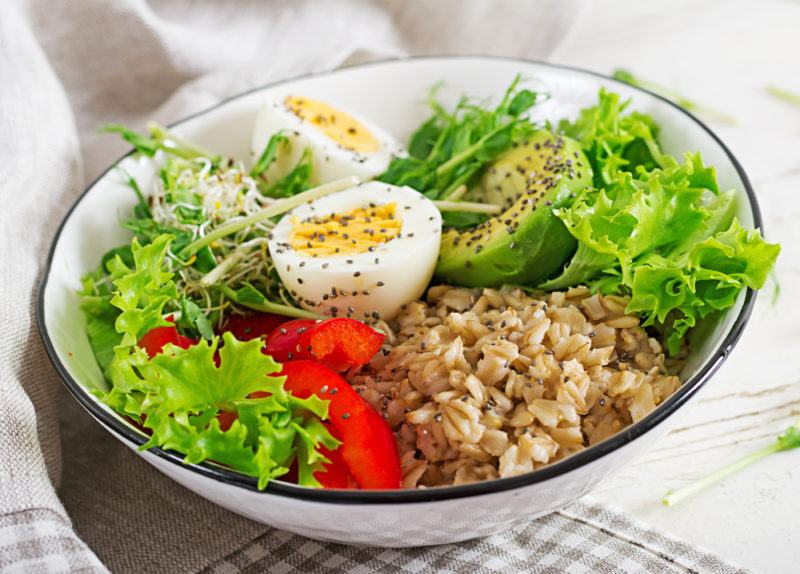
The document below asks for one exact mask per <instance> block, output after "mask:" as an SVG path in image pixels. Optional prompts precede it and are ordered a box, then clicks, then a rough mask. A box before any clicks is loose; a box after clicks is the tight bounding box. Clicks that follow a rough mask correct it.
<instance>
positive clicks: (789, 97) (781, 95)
mask: <svg viewBox="0 0 800 574" xmlns="http://www.w3.org/2000/svg"><path fill="white" fill-rule="evenodd" d="M767 93H768V94H770V95H771V96H774V97H776V98H778V99H779V100H783V101H784V102H787V103H790V104H793V105H795V106H800V94H798V93H796V92H790V91H789V90H784V89H783V88H779V87H777V86H767Z"/></svg>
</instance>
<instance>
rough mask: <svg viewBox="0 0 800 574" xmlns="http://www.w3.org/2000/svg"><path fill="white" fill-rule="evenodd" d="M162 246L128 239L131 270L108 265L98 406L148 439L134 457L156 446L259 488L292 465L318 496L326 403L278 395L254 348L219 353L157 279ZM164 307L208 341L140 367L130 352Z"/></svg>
mask: <svg viewBox="0 0 800 574" xmlns="http://www.w3.org/2000/svg"><path fill="white" fill-rule="evenodd" d="M171 240H172V238H171V237H170V236H167V235H163V236H159V237H157V238H155V239H154V240H153V242H152V243H150V244H148V245H144V246H143V245H140V244H139V242H138V241H137V240H136V239H135V238H134V240H133V243H132V245H131V252H132V254H133V258H134V262H135V264H134V267H133V268H128V267H127V266H126V265H125V264H124V262H123V261H122V259H121V258H119V257H118V258H116V259H114V260H112V261H111V262H110V263H109V270H110V272H111V275H112V277H114V279H113V281H112V284H113V288H114V291H113V295H112V296H111V298H110V301H109V302H110V305H111V306H112V307H114V308H116V309H117V315H116V319H115V321H114V327H115V331H116V333H117V334H118V337H119V340H118V343H117V344H116V346H115V347H114V348H113V353H112V357H111V358H110V361H108V363H107V368H106V373H107V377H108V378H109V379H110V380H111V382H112V384H113V387H112V389H111V391H109V392H108V393H99V394H100V396H101V398H102V399H103V400H104V401H105V402H106V403H108V404H109V405H110V406H112V408H114V409H115V410H116V411H117V412H119V413H122V414H124V415H127V416H128V417H130V418H132V419H133V420H135V421H138V422H139V423H140V424H141V425H142V426H144V427H145V428H146V429H149V430H150V431H151V435H150V439H149V440H148V441H147V443H145V444H144V445H143V446H142V448H143V449H147V448H151V447H155V446H159V447H162V448H166V449H171V450H175V451H178V452H180V453H182V454H184V456H185V460H186V462H187V463H199V462H202V461H204V460H211V461H214V462H217V463H220V464H224V465H227V466H229V467H231V468H233V469H235V470H237V471H239V472H242V473H244V474H248V475H250V476H254V477H257V478H258V483H259V488H264V486H266V484H267V483H268V481H269V480H271V479H273V478H275V477H278V476H281V475H283V474H285V473H286V472H288V470H289V466H290V464H291V462H292V460H294V459H295V457H298V467H299V469H300V470H301V472H300V484H303V485H306V486H319V484H318V482H317V481H316V479H315V478H314V476H313V474H314V472H316V471H318V470H322V469H323V467H322V463H324V462H328V460H327V459H325V458H324V457H323V456H322V455H321V454H319V448H320V446H323V445H324V446H325V447H326V448H329V449H333V448H336V447H337V446H338V444H339V442H338V441H337V440H336V439H334V438H333V437H332V436H331V435H330V433H329V432H328V431H327V429H326V428H325V426H324V425H322V424H321V422H320V419H322V420H324V419H326V418H327V416H328V402H327V401H323V400H321V399H319V397H317V396H312V397H310V398H308V399H299V398H297V397H294V396H292V395H291V393H289V392H288V391H286V390H285V389H284V388H283V381H284V379H283V378H282V377H278V376H277V373H278V372H279V371H280V369H281V367H280V365H279V364H278V363H276V362H275V361H274V360H273V359H272V358H271V357H269V356H267V355H264V354H263V353H262V347H263V342H262V341H260V340H252V341H248V342H241V341H238V340H236V339H235V338H234V336H233V335H232V334H231V333H225V334H224V335H223V338H222V342H223V343H224V344H223V345H222V346H220V339H219V338H218V337H215V336H213V332H211V331H210V325H207V324H205V323H204V321H203V320H202V319H201V316H202V313H198V309H197V308H196V305H195V304H194V303H193V302H191V301H189V300H188V299H187V298H186V297H181V298H180V299H179V298H178V294H177V291H176V288H175V284H174V283H173V281H172V274H171V273H170V272H168V271H165V270H164V258H165V257H166V254H167V251H168V249H169V244H170V241H171ZM87 297H88V295H87ZM87 304H88V302H87ZM168 305H170V306H172V307H174V306H180V309H181V318H180V321H186V322H187V323H189V324H190V328H192V329H196V330H197V331H198V332H199V333H200V334H201V335H203V336H204V337H206V336H207V338H208V339H210V340H201V341H200V342H199V343H197V344H195V345H192V346H191V347H189V348H188V349H180V348H177V347H174V346H173V345H167V346H166V347H165V348H164V349H163V351H162V352H161V353H160V354H158V355H156V356H155V357H152V358H150V359H148V357H147V355H146V353H145V351H144V350H142V349H141V348H139V347H138V342H139V340H140V339H141V337H142V336H143V335H144V334H145V333H147V332H149V331H150V330H151V329H153V328H155V327H160V326H165V325H169V324H170V323H169V322H168V321H166V320H165V319H164V311H165V307H166V306H168ZM98 309H102V308H101V307H98ZM97 316H98V317H103V318H105V315H102V314H100V313H98V314H97ZM253 393H265V394H266V396H260V397H252V396H251V395H252V394H253ZM223 413H229V414H228V415H226V416H228V417H230V418H235V420H233V422H232V423H231V424H230V427H229V428H228V429H223V428H222V427H221V426H220V419H219V417H220V416H221V415H223ZM233 415H235V417H234V416H233Z"/></svg>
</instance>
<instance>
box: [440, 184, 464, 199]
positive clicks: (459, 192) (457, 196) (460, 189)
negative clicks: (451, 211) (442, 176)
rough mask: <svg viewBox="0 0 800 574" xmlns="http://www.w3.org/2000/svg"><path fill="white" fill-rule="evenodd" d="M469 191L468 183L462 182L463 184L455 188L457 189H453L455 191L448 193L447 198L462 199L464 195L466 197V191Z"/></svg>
mask: <svg viewBox="0 0 800 574" xmlns="http://www.w3.org/2000/svg"><path fill="white" fill-rule="evenodd" d="M467 191H469V188H468V187H467V186H466V185H464V184H463V183H462V184H461V185H459V186H458V187H457V188H455V189H454V190H453V191H452V192H451V193H450V195H448V196H447V197H445V199H446V200H448V201H458V200H459V199H461V198H462V197H464V194H465V193H467Z"/></svg>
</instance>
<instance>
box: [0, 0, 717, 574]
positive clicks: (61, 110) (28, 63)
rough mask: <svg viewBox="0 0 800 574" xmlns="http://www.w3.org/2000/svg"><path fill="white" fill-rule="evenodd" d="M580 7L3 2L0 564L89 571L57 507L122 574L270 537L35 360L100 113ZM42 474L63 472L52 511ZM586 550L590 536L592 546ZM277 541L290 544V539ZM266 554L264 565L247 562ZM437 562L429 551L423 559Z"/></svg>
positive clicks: (508, 29) (506, 32)
mask: <svg viewBox="0 0 800 574" xmlns="http://www.w3.org/2000/svg"><path fill="white" fill-rule="evenodd" d="M581 4H582V2H580V0H538V1H536V0H529V1H524V2H522V1H517V0H502V1H493V2H490V1H489V0H471V1H470V0H438V1H437V2H425V1H422V0H412V1H403V0H397V1H395V2H379V1H375V2H367V1H363V2H362V1H357V0H338V1H335V2H324V3H323V2H319V1H317V2H313V1H310V0H309V1H300V0H296V1H291V0H288V1H285V2H279V1H273V2H256V1H250V2H246V1H237V2H215V1H213V0H206V1H199V0H198V1H189V0H183V1H179V0H169V1H163V2H157V3H156V2H153V3H152V4H147V3H146V2H144V0H69V1H59V2H52V1H50V0H30V1H28V2H22V1H20V2H16V1H14V0H11V2H5V3H3V5H2V7H0V158H2V159H0V192H2V198H3V200H4V202H3V209H2V210H0V221H1V222H2V226H0V233H2V236H0V257H1V259H0V261H2V265H3V267H2V269H3V271H2V274H0V285H1V286H2V291H0V329H2V333H3V335H2V338H0V570H1V569H3V567H4V566H9V567H12V566H13V567H16V568H19V569H20V570H24V571H68V570H75V569H86V570H97V571H101V570H102V569H103V567H102V566H101V565H100V563H99V562H98V561H97V559H96V558H95V557H94V556H93V555H92V553H91V552H90V551H89V550H87V548H86V546H85V545H84V544H83V542H81V540H79V539H78V538H77V537H76V536H75V535H74V534H73V533H72V532H71V531H70V529H69V519H68V518H67V514H68V515H69V516H70V517H71V519H72V521H73V524H74V526H75V529H76V530H77V532H78V534H79V535H80V536H81V537H82V538H83V540H85V541H86V542H87V543H88V545H89V546H90V547H91V548H92V549H93V550H94V551H95V552H96V553H97V555H98V556H99V557H100V559H101V560H102V561H103V562H104V563H105V564H106V565H107V566H108V567H110V568H111V569H112V570H114V571H119V572H126V571H139V572H142V571H152V572H156V571H163V572H175V571H194V570H197V569H200V568H203V567H208V566H211V565H214V566H215V568H217V567H224V568H225V571H230V570H231V568H233V569H235V568H236V567H235V564H234V562H235V561H236V560H237V559H235V557H236V556H240V555H239V554H237V551H239V550H242V549H243V550H242V552H244V553H245V554H244V555H241V556H245V557H246V556H251V557H252V556H254V554H253V551H249V550H248V549H250V548H255V547H254V546H253V545H252V544H251V541H253V540H254V539H258V540H262V541H263V540H269V539H271V537H272V536H273V535H274V531H272V530H270V529H268V528H266V527H265V526H263V525H259V524H255V523H253V522H251V521H248V520H245V519H243V518H240V517H238V516H236V515H234V514H231V513H229V512H227V511H225V510H222V509H221V508H219V507H216V506H214V505H212V504H210V503H208V502H206V501H205V500H203V499H201V498H199V497H198V496H195V495H193V494H192V493H190V492H188V491H187V490H185V489H183V488H181V487H179V486H178V485H177V484H175V483H173V482H172V481H170V480H169V479H167V478H165V477H163V476H161V475H160V474H159V473H157V471H155V470H154V469H153V468H151V467H150V466H148V465H147V464H146V463H145V462H143V461H142V460H140V459H138V457H137V456H136V455H135V454H134V453H132V452H131V451H130V450H129V449H127V448H126V447H124V446H123V445H121V444H120V443H119V442H118V441H116V439H115V438H113V437H112V436H111V435H109V434H108V433H106V432H105V431H104V430H102V429H101V428H100V427H99V426H98V425H96V424H95V423H94V422H93V421H92V420H91V419H90V417H88V416H87V415H86V414H85V413H83V412H82V411H81V409H80V407H79V406H78V405H77V403H76V402H75V401H73V400H72V399H71V398H69V397H68V396H66V394H65V393H64V392H63V391H62V390H61V387H60V385H59V384H58V382H57V380H56V376H55V373H54V372H53V370H52V369H51V367H50V365H49V362H48V360H47V358H46V356H45V354H44V351H43V349H42V346H41V343H40V341H39V337H38V334H37V333H36V328H35V325H34V321H33V308H34V294H35V291H36V284H37V280H38V275H39V273H40V270H41V265H42V263H43V261H44V257H45V254H46V250H47V247H48V244H49V242H50V240H51V238H52V235H53V233H54V230H55V227H56V226H57V224H58V222H59V221H60V219H61V217H62V216H63V214H64V212H65V211H66V209H67V207H68V206H69V204H70V203H71V202H72V201H74V199H75V198H76V197H77V195H78V194H79V193H80V191H81V189H82V187H83V185H84V183H85V182H88V181H91V180H92V179H93V178H94V177H95V176H96V175H97V174H98V173H99V172H100V171H102V169H104V168H105V167H106V166H107V165H108V164H109V163H110V162H111V161H113V160H114V159H115V158H116V157H117V156H118V155H120V154H121V152H122V151H123V150H124V149H125V147H126V146H125V145H124V144H122V143H121V142H119V141H117V139H115V138H112V137H108V136H101V135H99V134H97V133H96V128H97V127H98V125H100V124H101V123H103V122H105V121H118V122H125V123H128V124H130V125H132V126H133V127H141V125H142V124H143V123H144V122H145V121H146V120H148V119H151V118H153V119H156V120H159V121H162V122H170V121H173V120H176V119H178V118H180V117H181V116H184V115H187V114H190V113H192V112H194V111H197V110H199V109H202V108H205V107H207V106H209V105H212V104H214V103H216V102H217V101H219V100H220V99H222V98H224V97H227V96H230V95H233V94H235V93H237V92H240V91H243V90H245V89H248V88H251V87H253V86H257V85H260V84H264V83H267V82H270V81H274V80H277V79H281V78H284V77H289V76H295V75H299V74H302V73H306V72H310V71H317V70H323V69H330V68H334V67H337V66H340V65H343V64H346V63H351V62H357V61H364V60H369V59H374V58H386V57H394V56H402V55H404V54H406V53H456V52H460V53H499V54H507V55H516V56H524V57H530V58H539V59H546V58H547V57H548V55H549V54H551V53H552V52H553V50H555V49H556V48H557V47H558V45H559V44H560V43H561V42H562V41H564V39H565V38H566V37H567V35H568V32H569V30H570V27H571V26H572V25H573V24H574V23H575V21H576V18H577V17H578V15H579V13H580V8H581ZM534 31H535V33H534ZM57 421H60V429H59V425H58V424H57ZM59 437H60V438H61V444H62V445H63V459H62V453H61V451H60V448H59ZM62 460H63V463H62ZM62 464H63V471H62V469H61V468H62ZM51 481H52V484H55V485H59V484H60V490H59V494H60V496H61V500H62V501H63V504H64V506H65V507H66V511H67V512H65V510H64V507H62V505H61V502H60V501H59V500H58V498H57V497H56V496H55V493H54V490H53V488H52V486H51ZM576 520H578V519H576ZM606 527H609V528H610V525H606V526H603V528H606ZM601 531H602V529H599V530H598V532H601ZM280 536H283V535H282V534H281V535H280ZM592 540H593V541H594V540H595V538H594V535H593V538H592ZM516 543H519V544H523V543H524V540H516ZM593 543H594V542H593ZM618 543H619V542H618V541H617V542H615V544H618ZM596 544H597V545H596V546H595V548H599V547H601V545H602V544H603V540H601V539H599V538H598V539H597V543H596ZM292 546H293V547H298V548H300V551H301V552H302V546H303V545H302V544H300V543H296V542H295V543H293V544H292ZM529 548H533V547H529ZM449 551H450V552H452V549H451V550H449ZM465 551H466V552H467V554H468V552H469V550H468V549H466V550H465ZM247 552H250V554H247ZM467 554H464V556H466V555H467ZM226 556H227V557H228V559H225V557H226ZM409 556H411V555H410V554H409ZM464 556H459V557H458V559H457V560H456V559H454V562H453V563H454V564H456V565H457V566H454V568H455V569H459V568H460V567H461V566H463V565H464V564H465V563H464V562H463V560H464V559H465V558H464ZM231 557H234V558H231ZM230 560H234V562H230ZM242 560H244V559H243V558H242ZM254 560H255V559H254ZM259 560H261V558H259ZM370 560H372V558H370V556H368V555H367V556H366V557H365V559H364V561H362V562H360V563H358V562H357V563H356V565H355V567H354V569H355V570H359V571H366V570H369V569H370V568H375V567H379V566H380V564H378V563H373V562H370ZM437 560H438V559H437ZM459 560H461V561H462V562H459ZM410 561H411V562H413V560H410ZM251 562H252V561H251ZM275 564H277V562H276V563H271V564H265V563H263V561H262V562H261V563H260V566H259V569H261V568H268V567H272V566H273V565H275ZM720 564H721V563H720ZM247 565H248V564H245V563H244V562H243V566H242V567H245V566H247ZM444 565H445V564H443V563H441V562H432V563H429V564H428V569H437V568H440V567H443V566H444ZM315 568H322V567H321V566H319V564H317V565H316V566H315ZM306 569H307V570H310V569H311V566H308V567H307V568H306ZM300 570H303V568H300ZM720 571H723V570H720Z"/></svg>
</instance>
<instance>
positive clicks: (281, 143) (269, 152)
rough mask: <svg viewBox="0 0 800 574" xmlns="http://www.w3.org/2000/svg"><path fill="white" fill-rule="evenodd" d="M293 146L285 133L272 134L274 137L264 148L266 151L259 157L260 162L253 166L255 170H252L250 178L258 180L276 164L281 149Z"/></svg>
mask: <svg viewBox="0 0 800 574" xmlns="http://www.w3.org/2000/svg"><path fill="white" fill-rule="evenodd" d="M289 145H291V144H290V142H289V138H288V137H286V136H285V135H284V134H283V132H280V131H279V132H276V133H274V134H272V137H270V138H269V141H268V142H267V145H266V146H264V151H263V152H261V155H260V156H259V157H258V161H256V164H255V165H254V166H253V169H251V170H250V177H252V178H253V179H258V178H259V177H261V176H262V175H264V173H265V172H266V171H267V170H268V169H269V168H270V166H271V165H272V164H273V163H275V160H276V159H277V158H278V151H279V150H280V148H281V147H286V146H289Z"/></svg>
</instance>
